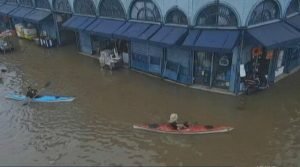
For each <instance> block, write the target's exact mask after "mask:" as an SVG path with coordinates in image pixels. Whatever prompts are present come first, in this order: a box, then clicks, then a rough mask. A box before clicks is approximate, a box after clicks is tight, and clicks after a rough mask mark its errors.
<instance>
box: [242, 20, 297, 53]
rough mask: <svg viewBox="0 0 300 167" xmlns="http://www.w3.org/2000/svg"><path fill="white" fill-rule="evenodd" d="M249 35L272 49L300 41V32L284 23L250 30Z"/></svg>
mask: <svg viewBox="0 0 300 167" xmlns="http://www.w3.org/2000/svg"><path fill="white" fill-rule="evenodd" d="M248 33H249V34H250V35H251V36H252V37H253V38H254V39H256V40H257V41H258V42H259V43H260V44H261V45H263V46H265V47H266V48H269V49H272V48H277V47H285V46H288V45H290V44H293V43H295V42H299V41H300V32H298V31H297V30H296V29H294V28H293V27H292V26H290V25H288V24H287V23H284V22H276V23H271V24H267V25H263V26H260V27H255V28H250V29H248Z"/></svg>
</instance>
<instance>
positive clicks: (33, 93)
mask: <svg viewBox="0 0 300 167" xmlns="http://www.w3.org/2000/svg"><path fill="white" fill-rule="evenodd" d="M37 96H38V90H37V89H33V88H31V87H30V86H28V87H27V93H26V97H29V98H31V99H32V98H36V97H37Z"/></svg>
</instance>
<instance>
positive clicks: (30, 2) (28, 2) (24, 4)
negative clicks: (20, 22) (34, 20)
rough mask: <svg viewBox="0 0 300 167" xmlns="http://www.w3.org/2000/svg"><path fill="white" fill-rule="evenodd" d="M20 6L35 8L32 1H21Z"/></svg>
mask: <svg viewBox="0 0 300 167" xmlns="http://www.w3.org/2000/svg"><path fill="white" fill-rule="evenodd" d="M19 4H20V5H21V6H28V7H33V3H32V1H31V0H19Z"/></svg>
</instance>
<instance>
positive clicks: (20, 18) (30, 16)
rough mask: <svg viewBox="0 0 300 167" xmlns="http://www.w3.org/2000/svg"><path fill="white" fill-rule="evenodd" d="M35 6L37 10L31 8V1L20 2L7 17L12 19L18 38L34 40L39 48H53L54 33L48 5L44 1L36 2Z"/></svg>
mask: <svg viewBox="0 0 300 167" xmlns="http://www.w3.org/2000/svg"><path fill="white" fill-rule="evenodd" d="M43 3H47V5H45V4H43ZM36 5H37V8H33V3H32V1H20V6H19V7H17V8H16V9H14V10H13V11H12V12H10V13H9V14H8V15H9V16H10V17H12V21H13V25H14V27H15V29H16V33H17V36H18V37H20V38H25V39H28V40H35V41H36V42H37V43H38V44H39V45H41V46H45V47H53V46H55V41H56V31H55V27H54V25H53V18H52V15H51V11H50V4H49V3H48V1H47V0H44V1H37V2H36ZM43 7H46V8H43Z"/></svg>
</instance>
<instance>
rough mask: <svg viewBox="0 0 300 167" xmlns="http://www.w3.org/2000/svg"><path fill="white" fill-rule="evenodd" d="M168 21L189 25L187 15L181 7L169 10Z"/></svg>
mask: <svg viewBox="0 0 300 167" xmlns="http://www.w3.org/2000/svg"><path fill="white" fill-rule="evenodd" d="M166 23H171V24H183V25H187V24H188V20H187V17H186V15H185V14H184V13H183V12H182V11H181V10H179V9H173V10H171V11H170V12H168V14H167V17H166Z"/></svg>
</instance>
